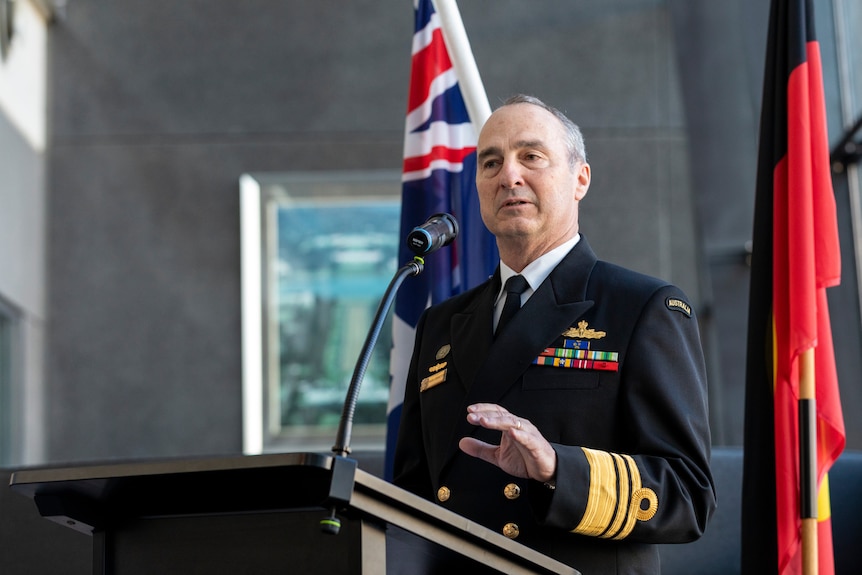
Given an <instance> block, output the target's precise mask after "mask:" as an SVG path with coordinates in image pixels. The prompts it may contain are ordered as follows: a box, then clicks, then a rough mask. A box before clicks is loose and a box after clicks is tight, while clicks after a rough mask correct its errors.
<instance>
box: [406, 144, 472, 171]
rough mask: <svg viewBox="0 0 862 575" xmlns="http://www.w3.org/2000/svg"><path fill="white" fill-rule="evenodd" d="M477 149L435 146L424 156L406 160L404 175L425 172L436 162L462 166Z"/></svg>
mask: <svg viewBox="0 0 862 575" xmlns="http://www.w3.org/2000/svg"><path fill="white" fill-rule="evenodd" d="M475 149H476V148H475V147H470V148H450V147H448V146H434V147H433V148H431V151H430V152H428V153H427V154H425V155H423V156H414V157H412V158H404V173H409V172H416V171H419V170H424V169H425V168H427V167H428V166H430V165H431V162H434V161H436V160H445V161H446V162H450V163H453V164H460V163H462V162H463V161H464V158H466V157H467V156H469V155H470V154H471V153H473V151H474V150H475Z"/></svg>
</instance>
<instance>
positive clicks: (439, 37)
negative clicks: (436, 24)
mask: <svg viewBox="0 0 862 575" xmlns="http://www.w3.org/2000/svg"><path fill="white" fill-rule="evenodd" d="M411 62H412V63H411V65H410V66H411V70H413V71H419V72H420V73H413V74H411V75H410V90H409V94H408V102H407V110H408V112H412V111H413V110H415V109H416V108H418V107H419V106H420V105H421V104H422V102H424V101H425V100H426V99H427V98H428V94H429V93H430V91H431V88H430V85H431V82H432V81H434V79H435V78H437V77H438V76H440V74H442V73H443V72H445V71H446V70H449V69H450V68H451V67H452V61H451V60H450V59H449V51H448V50H447V49H446V43H445V42H444V41H443V32H442V31H441V30H440V29H439V28H438V29H436V30H434V31H433V33H432V39H431V42H430V43H429V44H428V45H427V46H425V47H424V48H422V49H421V50H419V52H417V53H416V54H414V55H413V58H412V61H411Z"/></svg>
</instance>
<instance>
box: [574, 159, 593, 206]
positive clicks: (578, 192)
mask: <svg viewBox="0 0 862 575" xmlns="http://www.w3.org/2000/svg"><path fill="white" fill-rule="evenodd" d="M576 170H577V173H576V174H575V181H576V182H577V186H576V188H575V199H576V200H578V201H580V200H582V199H584V196H586V195H587V190H589V189H590V165H589V164H588V163H586V162H581V163H580V164H579V165H578V167H577V168H576Z"/></svg>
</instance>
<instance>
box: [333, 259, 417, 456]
mask: <svg viewBox="0 0 862 575" xmlns="http://www.w3.org/2000/svg"><path fill="white" fill-rule="evenodd" d="M423 269H425V260H423V259H422V258H420V257H419V256H415V257H414V258H413V261H412V262H410V263H408V264H405V265H404V266H402V267H401V269H399V270H398V271H397V272H395V276H394V277H393V278H392V281H390V282H389V287H387V288H386V292H385V293H384V294H383V299H382V300H381V301H380V305H379V306H378V307H377V314H376V315H375V316H374V321H373V323H372V324H371V329H369V330H368V335H367V336H366V338H365V344H364V345H363V346H362V351H361V352H360V354H359V359H357V361H356V367H355V368H354V370H353V377H352V378H351V379H350V386H349V387H348V388H347V398H346V399H345V400H344V409H343V410H342V412H341V421H340V422H339V424H338V434H337V436H336V439H335V445H334V446H333V447H332V452H333V453H335V454H336V455H341V456H346V455H349V454H350V434H351V432H352V431H353V413H354V412H355V411H356V403H357V401H358V400H359V388H360V387H361V386H362V378H364V377H365V370H366V369H367V368H368V362H369V361H371V353H372V352H373V351H374V346H375V345H376V344H377V338H378V337H380V329H381V328H382V327H383V322H384V321H386V314H388V313H389V308H390V307H392V301H393V300H394V299H395V294H396V292H397V291H398V288H399V287H401V283H402V282H403V281H404V280H405V279H406V278H407V276H411V275H412V276H418V275H419V274H421V273H422V270H423Z"/></svg>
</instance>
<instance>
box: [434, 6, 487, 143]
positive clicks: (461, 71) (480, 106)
mask: <svg viewBox="0 0 862 575" xmlns="http://www.w3.org/2000/svg"><path fill="white" fill-rule="evenodd" d="M432 2H433V4H434V9H435V10H436V11H437V14H438V15H439V16H440V26H441V27H442V29H443V38H444V40H445V41H446V47H447V48H448V50H449V57H450V58H451V59H452V66H453V67H454V68H455V73H456V74H457V75H458V82H459V84H460V85H461V94H462V95H463V96H464V104H465V105H466V106H467V113H468V114H470V120H471V121H472V122H473V127H475V128H476V133H477V134H478V133H479V130H481V128H482V126H483V125H484V124H485V120H487V119H488V116H490V115H491V106H490V105H489V104H488V96H487V94H486V93H485V86H484V85H483V84H482V77H481V76H479V68H478V67H477V66H476V60H475V59H474V58H473V50H472V48H470V41H469V40H468V39H467V31H466V30H465V29H464V22H463V20H461V13H460V12H459V11H458V5H457V4H456V2H455V0H432Z"/></svg>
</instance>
